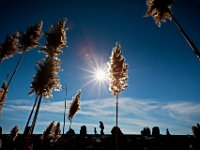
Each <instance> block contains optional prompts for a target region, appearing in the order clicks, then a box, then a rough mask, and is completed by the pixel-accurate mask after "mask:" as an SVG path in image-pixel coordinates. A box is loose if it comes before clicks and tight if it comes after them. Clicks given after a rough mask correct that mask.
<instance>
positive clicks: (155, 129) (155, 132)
mask: <svg viewBox="0 0 200 150" xmlns="http://www.w3.org/2000/svg"><path fill="white" fill-rule="evenodd" d="M152 136H154V137H159V136H160V129H159V127H153V128H152Z"/></svg>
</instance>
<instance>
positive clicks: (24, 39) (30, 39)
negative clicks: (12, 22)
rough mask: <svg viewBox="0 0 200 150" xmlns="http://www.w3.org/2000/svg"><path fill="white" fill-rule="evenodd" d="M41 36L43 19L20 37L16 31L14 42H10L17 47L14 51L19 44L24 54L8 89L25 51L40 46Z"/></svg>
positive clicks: (19, 49)
mask: <svg viewBox="0 0 200 150" xmlns="http://www.w3.org/2000/svg"><path fill="white" fill-rule="evenodd" d="M41 36H42V21H40V22H39V23H38V24H36V25H34V26H30V27H28V28H27V30H26V32H24V33H22V36H20V37H19V36H18V33H16V35H15V36H13V42H10V44H11V45H10V46H11V48H12V49H15V50H14V51H16V49H17V46H18V47H19V48H18V52H19V53H22V55H21V56H20V59H19V60H18V62H17V64H16V66H15V69H14V70H13V73H12V75H11V77H10V79H9V80H8V84H7V89H8V88H9V86H10V83H11V81H12V79H13V77H14V75H15V73H16V71H17V69H18V68H19V66H20V64H21V62H22V59H23V57H24V54H25V52H26V51H27V50H30V49H32V48H35V47H36V46H38V45H39V43H38V40H39V39H40V37H41ZM18 38H19V45H17V42H18ZM8 44H9V42H8ZM8 47H9V46H8ZM4 48H6V47H4ZM4 94H5V93H3V96H2V97H4Z"/></svg>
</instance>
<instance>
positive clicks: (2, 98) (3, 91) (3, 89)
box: [0, 82, 8, 114]
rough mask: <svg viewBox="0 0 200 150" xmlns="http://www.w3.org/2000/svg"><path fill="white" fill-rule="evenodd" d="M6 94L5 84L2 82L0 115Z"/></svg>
mask: <svg viewBox="0 0 200 150" xmlns="http://www.w3.org/2000/svg"><path fill="white" fill-rule="evenodd" d="M7 94H8V88H7V84H6V82H3V84H2V86H1V89H0V114H1V112H2V109H3V105H4V103H5V100H6V97H7Z"/></svg>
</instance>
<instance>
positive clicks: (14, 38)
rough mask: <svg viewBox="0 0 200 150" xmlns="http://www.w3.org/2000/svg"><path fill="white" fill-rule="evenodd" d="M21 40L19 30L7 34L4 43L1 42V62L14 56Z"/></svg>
mask: <svg viewBox="0 0 200 150" xmlns="http://www.w3.org/2000/svg"><path fill="white" fill-rule="evenodd" d="M18 42H19V32H16V33H14V34H12V35H11V36H7V37H6V38H5V41H4V43H2V44H0V62H3V60H4V59H7V58H10V57H12V56H13V55H14V54H16V53H17V48H18Z"/></svg>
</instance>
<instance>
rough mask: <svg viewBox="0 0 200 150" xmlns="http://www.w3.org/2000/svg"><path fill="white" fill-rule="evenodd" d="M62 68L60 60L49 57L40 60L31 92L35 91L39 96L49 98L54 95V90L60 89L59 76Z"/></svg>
mask: <svg viewBox="0 0 200 150" xmlns="http://www.w3.org/2000/svg"><path fill="white" fill-rule="evenodd" d="M59 70H60V60H58V59H48V58H46V59H45V60H42V61H39V62H38V68H37V74H36V75H35V76H34V78H33V81H32V84H31V86H30V87H31V88H32V91H31V92H30V93H29V94H32V93H34V92H35V94H36V95H37V96H39V97H45V98H49V97H51V96H52V90H54V91H60V90H61V84H60V79H59V77H58V76H57V75H58V71H59Z"/></svg>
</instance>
